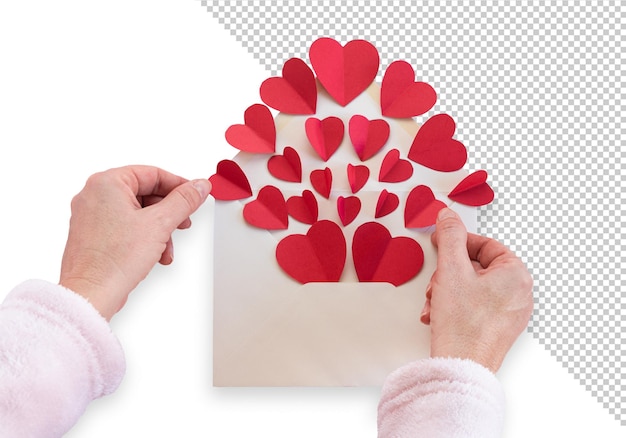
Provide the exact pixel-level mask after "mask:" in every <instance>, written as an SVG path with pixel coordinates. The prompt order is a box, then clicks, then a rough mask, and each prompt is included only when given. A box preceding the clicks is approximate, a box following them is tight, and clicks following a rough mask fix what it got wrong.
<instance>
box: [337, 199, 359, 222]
mask: <svg viewBox="0 0 626 438" xmlns="http://www.w3.org/2000/svg"><path fill="white" fill-rule="evenodd" d="M360 211H361V200H360V199H359V198H357V197H356V196H348V197H343V196H339V197H338V198H337V213H339V220H341V223H342V224H343V226H344V227H346V226H348V225H350V224H351V223H352V221H354V220H355V219H356V217H357V216H358V215H359V212H360Z"/></svg>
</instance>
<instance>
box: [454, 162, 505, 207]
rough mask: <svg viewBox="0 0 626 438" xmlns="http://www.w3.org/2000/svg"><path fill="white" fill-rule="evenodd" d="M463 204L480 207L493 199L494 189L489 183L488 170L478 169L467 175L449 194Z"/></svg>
mask: <svg viewBox="0 0 626 438" xmlns="http://www.w3.org/2000/svg"><path fill="white" fill-rule="evenodd" d="M448 198H450V199H452V200H453V201H456V202H460V203H461V204H465V205H471V206H473V207H479V206H481V205H487V204H489V203H490V202H491V201H493V198H494V193H493V189H492V188H491V187H489V184H487V172H485V171H484V170H478V171H476V172H474V173H472V174H471V175H468V176H466V177H465V178H464V179H463V181H461V182H460V183H459V184H458V185H457V186H456V187H455V188H454V189H453V190H452V191H451V192H450V194H449V195H448Z"/></svg>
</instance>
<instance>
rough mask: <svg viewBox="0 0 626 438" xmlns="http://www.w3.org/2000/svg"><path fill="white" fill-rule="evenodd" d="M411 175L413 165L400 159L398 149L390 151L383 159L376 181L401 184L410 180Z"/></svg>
mask: <svg viewBox="0 0 626 438" xmlns="http://www.w3.org/2000/svg"><path fill="white" fill-rule="evenodd" d="M412 175H413V165H412V164H411V163H410V162H409V161H407V160H403V159H401V158H400V151H399V150H398V149H391V150H390V151H389V152H387V155H385V158H383V162H382V163H381V165H380V172H379V173H378V181H380V182H393V183H396V182H402V181H406V180H407V179H409V178H411V176H412Z"/></svg>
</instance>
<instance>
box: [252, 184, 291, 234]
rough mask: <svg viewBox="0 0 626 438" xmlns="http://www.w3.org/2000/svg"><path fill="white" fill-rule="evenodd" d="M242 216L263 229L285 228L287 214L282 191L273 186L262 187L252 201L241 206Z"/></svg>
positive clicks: (287, 224)
mask: <svg viewBox="0 0 626 438" xmlns="http://www.w3.org/2000/svg"><path fill="white" fill-rule="evenodd" d="M243 218H244V219H245V220H246V222H248V223H249V224H250V225H252V226H254V227H257V228H263V229H264V230H286V229H287V227H288V226H289V216H288V215H287V204H286V203H285V198H284V197H283V194H282V192H281V191H280V190H279V189H278V188H276V187H274V186H265V187H263V188H262V189H261V190H259V194H258V195H257V198H256V199H255V200H254V201H251V202H248V203H247V204H246V205H244V206H243Z"/></svg>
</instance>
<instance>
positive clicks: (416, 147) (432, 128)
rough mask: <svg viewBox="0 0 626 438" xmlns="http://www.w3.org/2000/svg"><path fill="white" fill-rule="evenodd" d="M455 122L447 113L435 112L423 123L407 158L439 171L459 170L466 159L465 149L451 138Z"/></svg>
mask: <svg viewBox="0 0 626 438" xmlns="http://www.w3.org/2000/svg"><path fill="white" fill-rule="evenodd" d="M455 129H456V124H455V123H454V120H453V119H452V117H450V116H449V115H447V114H437V115H436V116H432V117H431V118H430V119H428V120H427V121H426V123H424V124H423V125H422V126H421V127H420V129H419V131H417V134H416V135H415V138H414V139H413V144H412V145H411V149H410V150H409V159H410V160H413V161H415V162H416V163H419V164H421V165H423V166H426V167H428V168H430V169H433V170H438V171H440V172H452V171H455V170H459V169H460V168H461V167H463V165H464V164H465V162H466V161H467V150H466V149H465V146H464V145H463V143H461V142H460V141H457V140H455V139H453V138H452V136H453V135H454V131H455Z"/></svg>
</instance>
